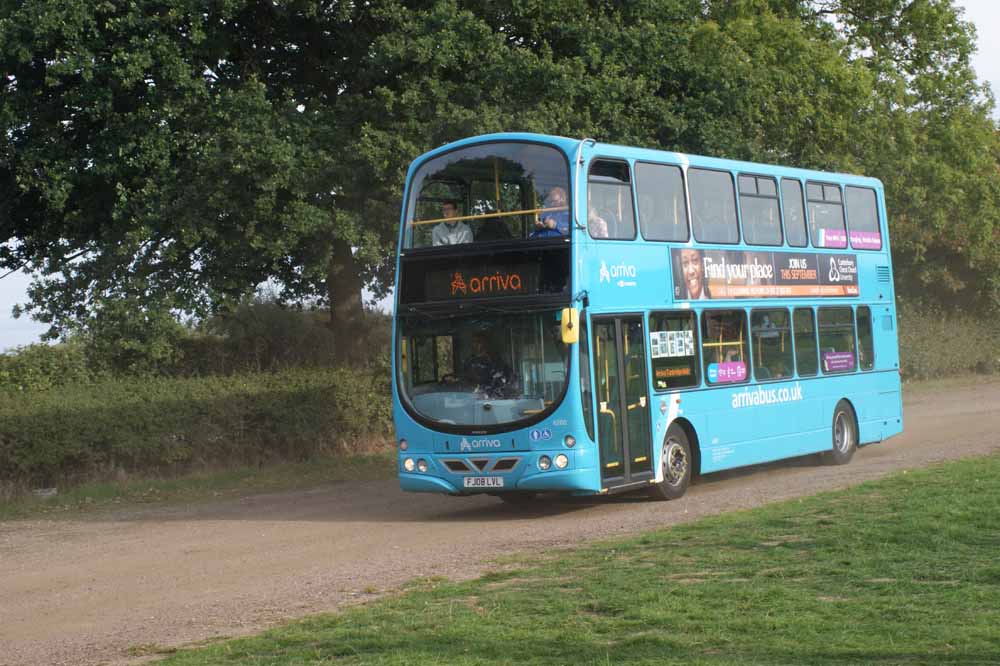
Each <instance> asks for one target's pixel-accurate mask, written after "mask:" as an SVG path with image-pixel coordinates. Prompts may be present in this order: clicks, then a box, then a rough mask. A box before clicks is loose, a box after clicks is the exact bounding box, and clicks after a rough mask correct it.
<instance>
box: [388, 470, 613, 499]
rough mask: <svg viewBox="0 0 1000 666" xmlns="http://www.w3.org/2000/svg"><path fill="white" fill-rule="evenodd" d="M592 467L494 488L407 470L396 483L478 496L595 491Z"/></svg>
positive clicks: (544, 474)
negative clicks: (467, 485)
mask: <svg viewBox="0 0 1000 666" xmlns="http://www.w3.org/2000/svg"><path fill="white" fill-rule="evenodd" d="M595 476H596V474H595V471H594V470H593V469H568V470H550V471H545V472H538V473H535V474H529V475H527V476H523V477H521V478H520V479H516V480H514V479H509V481H513V483H512V484H511V485H505V487H504V488H502V489H500V488H496V489H492V488H491V489H486V488H484V489H475V490H473V489H469V488H464V487H461V486H458V485H455V484H453V483H451V482H450V481H448V480H446V479H442V478H441V477H439V476H434V475H433V474H416V473H408V472H400V473H399V485H400V488H402V489H403V490H405V491H409V492H413V493H447V494H449V495H481V494H485V493H488V494H496V493H498V492H500V493H502V492H505V491H506V492H509V491H515V492H516V491H524V490H531V491H538V492H546V491H576V492H579V491H590V492H597V491H599V490H600V488H599V487H598V488H594V487H593V486H594V477H595Z"/></svg>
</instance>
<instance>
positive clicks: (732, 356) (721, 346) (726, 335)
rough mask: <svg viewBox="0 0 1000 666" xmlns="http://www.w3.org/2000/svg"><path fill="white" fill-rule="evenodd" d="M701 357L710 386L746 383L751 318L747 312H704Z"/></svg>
mask: <svg viewBox="0 0 1000 666" xmlns="http://www.w3.org/2000/svg"><path fill="white" fill-rule="evenodd" d="M701 321H702V326H701V337H702V341H701V355H702V362H703V364H704V372H705V380H706V381H707V382H708V383H709V384H727V383H736V382H745V381H747V379H748V378H749V373H748V372H747V367H748V366H747V364H748V362H749V359H750V349H749V345H748V344H747V334H746V330H747V315H746V312H744V311H743V310H709V311H706V312H704V313H702V319H701Z"/></svg>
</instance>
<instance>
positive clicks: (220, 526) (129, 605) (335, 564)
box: [0, 380, 1000, 665]
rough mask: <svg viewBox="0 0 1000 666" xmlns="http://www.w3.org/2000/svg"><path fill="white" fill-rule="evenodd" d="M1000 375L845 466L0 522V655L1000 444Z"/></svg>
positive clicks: (346, 488) (67, 651)
mask: <svg viewBox="0 0 1000 666" xmlns="http://www.w3.org/2000/svg"><path fill="white" fill-rule="evenodd" d="M998 407H1000V382H996V381H994V382H991V383H986V382H983V381H977V380H969V381H967V382H957V383H954V384H949V385H947V386H946V387H945V388H942V389H939V390H936V391H933V392H932V391H928V390H926V389H924V390H922V391H919V392H916V393H915V394H913V395H909V394H908V395H907V397H906V400H905V421H904V424H905V427H906V432H905V433H904V434H903V435H902V436H900V437H897V438H895V439H893V440H890V441H888V442H885V443H882V444H878V445H875V446H871V447H867V448H865V449H862V450H861V451H860V452H859V453H858V455H857V456H856V457H855V459H854V461H853V462H852V463H851V464H850V465H848V466H846V467H823V466H816V465H814V464H812V463H811V462H807V461H804V460H798V461H790V462H785V463H776V464H771V465H764V466H760V467H756V468H752V469H750V470H742V471H739V472H735V473H724V474H717V475H713V476H710V477H707V478H705V479H702V480H701V481H700V482H698V483H697V484H696V485H694V486H693V487H692V488H691V490H690V491H689V492H688V494H687V496H686V497H684V498H683V499H682V500H680V501H676V502H670V503H651V502H645V501H643V500H641V499H637V498H631V497H619V498H609V499H596V500H591V499H587V500H565V501H558V502H554V503H552V502H550V503H548V504H546V505H545V506H544V507H542V508H539V509H538V510H537V511H534V512H533V513H524V512H516V511H512V510H510V509H508V508H507V507H505V506H503V505H502V504H500V502H499V501H497V500H496V499H493V498H490V497H479V498H450V497H440V496H425V495H404V494H403V493H401V492H400V491H399V489H398V486H397V484H396V482H395V481H394V480H393V481H375V482H363V483H362V482H359V483H343V484H338V485H334V486H330V487H325V488H319V489H315V490H309V491H304V492H290V493H280V494H271V495H258V496H254V497H248V498H244V499H241V500H233V501H226V502H220V503H215V504H207V505H199V506H193V507H181V508H169V509H166V508H159V509H142V510H129V511H123V512H119V513H114V514H104V515H101V516H99V517H91V518H83V519H76V520H65V519H60V520H54V521H48V520H46V521H28V522H13V523H5V524H4V523H0V664H5V665H6V664H10V665H14V664H18V665H21V664H97V663H106V662H115V663H117V662H124V661H127V660H128V654H129V649H130V648H137V647H140V646H148V645H157V646H175V645H181V644H184V643H188V642H191V641H196V640H201V639H206V638H210V637H216V636H232V635H238V634H245V633H248V632H253V631H257V630H259V629H261V628H263V627H266V626H268V625H271V624H273V623H275V622H279V621H281V620H284V619H287V618H292V617H297V616H301V615H305V614H308V613H313V612H317V611H323V610H331V609H335V608H337V607H338V606H340V605H342V604H344V603H345V602H349V601H353V600H358V599H365V598H368V597H370V596H372V595H373V594H377V592H379V591H382V590H386V589H388V588H392V587H394V586H396V585H398V584H400V583H402V582H403V581H406V580H408V579H412V578H414V577H418V576H423V575H432V574H434V575H443V576H448V577H452V578H460V577H469V576H474V575H476V574H478V573H480V572H481V571H483V569H484V568H485V567H486V566H488V562H487V561H486V560H487V558H489V557H490V556H492V555H495V554H498V553H512V552H518V551H530V550H536V549H537V548H539V547H544V546H556V545H564V544H572V543H575V542H578V541H580V540H581V539H591V538H597V537H606V536H610V535H615V534H624V533H629V532H635V531H639V530H644V529H648V528H653V527H657V526H664V525H670V524H673V523H677V522H682V521H687V520H692V519H694V518H697V517H700V516H704V515H708V514H712V513H719V512H722V511H727V510H731V509H740V508H748V507H752V506H756V505H759V504H764V503H766V502H772V501H775V500H779V499H784V498H788V497H794V496H797V495H804V494H810V493H813V492H816V491H818V490H824V489H831V488H838V487H843V486H847V485H851V484H854V483H857V482H859V481H862V480H865V479H871V478H874V477H878V476H882V475H884V474H886V473H888V472H892V471H895V470H900V469H911V468H914V467H920V466H924V465H927V464H930V463H933V462H936V461H940V460H945V459H950V458H959V457H966V456H971V455H976V454H982V453H987V452H990V451H994V450H997V449H1000V437H998V436H997V433H998V432H1000V409H998Z"/></svg>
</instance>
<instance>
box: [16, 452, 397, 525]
mask: <svg viewBox="0 0 1000 666" xmlns="http://www.w3.org/2000/svg"><path fill="white" fill-rule="evenodd" d="M395 475H396V457H395V454H394V452H393V451H392V450H387V451H385V452H383V453H373V454H368V455H355V456H329V457H320V458H317V459H316V460H313V461H309V462H301V463H274V464H269V465H266V466H263V467H241V468H237V469H230V470H225V471H204V472H198V473H193V474H188V475H184V476H180V477H177V478H171V479H155V478H152V479H151V478H135V479H128V480H123V481H117V482H113V483H87V484H84V485H82V486H78V487H75V488H71V489H69V490H67V491H65V492H60V493H59V494H58V495H56V496H54V497H49V498H40V497H35V496H33V495H22V496H18V497H16V498H15V499H12V500H10V501H8V502H0V521H2V520H11V519H17V518H30V517H37V516H53V515H77V514H79V513H81V512H91V511H93V512H96V511H102V510H107V509H110V508H116V509H117V508H122V507H126V506H137V505H148V504H175V503H194V502H204V501H210V500H215V499H221V498H229V497H242V496H245V495H252V494H258V493H266V492H278V491H283V490H302V489H305V488H313V487H316V486H321V485H323V484H326V483H331V482H336V481H369V480H374V479H391V478H393V477H394V476H395Z"/></svg>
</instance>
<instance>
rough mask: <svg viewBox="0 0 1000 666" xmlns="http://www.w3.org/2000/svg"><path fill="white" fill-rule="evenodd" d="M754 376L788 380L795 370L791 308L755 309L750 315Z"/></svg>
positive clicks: (763, 378) (762, 378)
mask: <svg viewBox="0 0 1000 666" xmlns="http://www.w3.org/2000/svg"><path fill="white" fill-rule="evenodd" d="M750 335H751V336H752V340H753V358H754V362H753V364H754V369H753V372H754V377H755V378H756V379H757V380H758V381H767V380H770V379H786V378H788V377H791V376H792V375H793V374H794V371H795V361H794V357H793V354H792V336H791V327H790V326H789V321H788V310H754V311H753V312H752V313H751V315H750Z"/></svg>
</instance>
